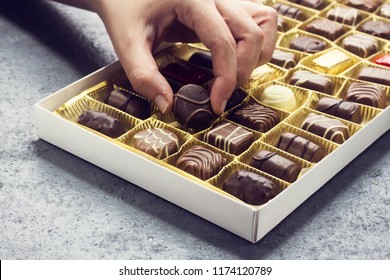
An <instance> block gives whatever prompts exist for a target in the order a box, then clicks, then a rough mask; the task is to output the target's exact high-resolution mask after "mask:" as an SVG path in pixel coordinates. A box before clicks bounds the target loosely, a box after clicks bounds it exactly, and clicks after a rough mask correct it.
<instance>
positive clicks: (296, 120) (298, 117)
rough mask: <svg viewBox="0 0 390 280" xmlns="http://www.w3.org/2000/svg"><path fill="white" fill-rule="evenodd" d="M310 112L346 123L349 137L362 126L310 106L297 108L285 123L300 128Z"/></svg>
mask: <svg viewBox="0 0 390 280" xmlns="http://www.w3.org/2000/svg"><path fill="white" fill-rule="evenodd" d="M310 113H315V114H317V115H322V116H325V117H328V118H331V119H337V120H339V121H340V122H342V123H343V124H344V125H346V126H347V127H348V131H349V137H352V136H353V135H354V134H355V133H356V132H358V131H359V130H360V129H361V128H362V126H361V125H358V124H355V123H353V122H349V121H346V120H344V119H341V118H338V117H335V116H330V115H327V114H324V113H322V112H319V111H316V110H313V109H310V108H302V109H301V110H299V112H297V113H296V114H294V115H293V116H290V117H289V118H288V119H287V120H286V123H287V124H290V125H293V126H295V127H297V128H300V129H301V126H302V123H303V121H304V120H305V118H306V117H307V116H308V115H309V114H310ZM302 130H303V129H302ZM309 133H311V132H309ZM323 139H325V138H323ZM346 140H348V139H346Z"/></svg>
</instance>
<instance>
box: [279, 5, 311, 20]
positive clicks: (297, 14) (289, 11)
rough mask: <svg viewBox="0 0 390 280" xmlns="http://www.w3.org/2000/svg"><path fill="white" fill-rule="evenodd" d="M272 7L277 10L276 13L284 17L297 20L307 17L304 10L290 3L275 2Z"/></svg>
mask: <svg viewBox="0 0 390 280" xmlns="http://www.w3.org/2000/svg"><path fill="white" fill-rule="evenodd" d="M273 8H274V9H275V10H276V11H277V12H278V14H280V15H282V16H285V17H289V18H292V19H296V20H299V21H304V20H306V19H307V17H306V15H305V13H304V12H302V11H301V10H300V9H297V8H295V7H293V6H290V5H286V4H282V3H277V4H275V5H274V6H273Z"/></svg>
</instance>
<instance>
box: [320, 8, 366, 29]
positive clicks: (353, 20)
mask: <svg viewBox="0 0 390 280" xmlns="http://www.w3.org/2000/svg"><path fill="white" fill-rule="evenodd" d="M326 17H327V18H328V19H330V20H334V21H337V22H339V23H342V24H348V25H352V26H355V25H356V24H357V23H359V22H360V21H361V19H362V16H361V15H360V13H359V11H358V10H357V9H354V8H350V7H345V6H337V7H334V8H333V9H331V10H329V11H328V12H327V13H326Z"/></svg>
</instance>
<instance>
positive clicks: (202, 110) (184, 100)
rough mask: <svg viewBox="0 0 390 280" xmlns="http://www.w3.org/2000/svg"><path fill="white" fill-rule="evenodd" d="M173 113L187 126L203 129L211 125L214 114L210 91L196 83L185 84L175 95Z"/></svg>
mask: <svg viewBox="0 0 390 280" xmlns="http://www.w3.org/2000/svg"><path fill="white" fill-rule="evenodd" d="M173 115H174V116H175V118H176V119H177V121H178V122H179V123H180V124H182V125H183V126H184V127H185V128H190V129H194V130H202V129H204V128H206V127H208V126H210V125H211V122H212V121H213V119H214V114H213V111H212V108H211V103H210V94H209V92H208V91H207V90H206V89H204V88H203V87H201V86H198V85H195V84H188V85H185V86H183V87H182V88H180V90H179V91H178V92H177V93H176V94H175V96H174V104H173Z"/></svg>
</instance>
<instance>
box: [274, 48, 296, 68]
mask: <svg viewBox="0 0 390 280" xmlns="http://www.w3.org/2000/svg"><path fill="white" fill-rule="evenodd" d="M270 62H271V63H273V64H275V65H278V66H280V67H283V68H286V69H289V68H292V67H295V66H296V65H297V62H296V61H295V54H294V53H292V52H286V51H281V50H274V52H273V54H272V58H271V61H270Z"/></svg>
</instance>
